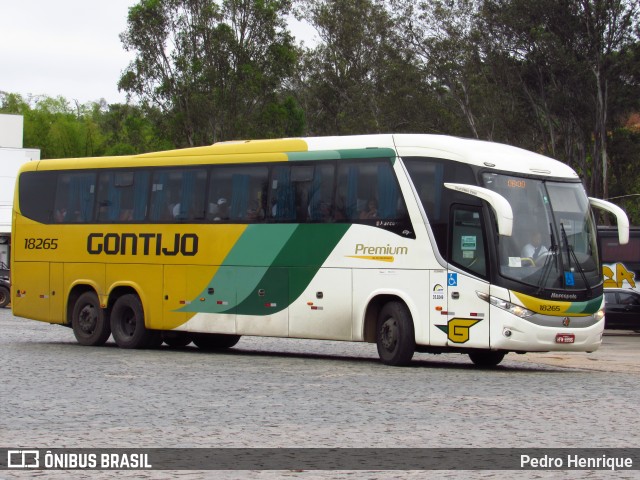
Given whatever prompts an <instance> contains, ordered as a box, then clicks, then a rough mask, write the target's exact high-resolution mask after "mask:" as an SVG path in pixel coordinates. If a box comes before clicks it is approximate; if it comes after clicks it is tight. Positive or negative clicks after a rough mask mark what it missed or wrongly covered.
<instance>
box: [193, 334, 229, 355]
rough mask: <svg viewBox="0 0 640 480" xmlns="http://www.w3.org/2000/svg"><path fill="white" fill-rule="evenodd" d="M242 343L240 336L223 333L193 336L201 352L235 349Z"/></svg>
mask: <svg viewBox="0 0 640 480" xmlns="http://www.w3.org/2000/svg"><path fill="white" fill-rule="evenodd" d="M239 341H240V335H228V334H223V333H196V334H194V335H193V343H195V344H196V346H197V347H198V348H199V349H200V350H207V351H211V350H225V349H227V348H231V347H233V346H234V345H235V344H236V343H238V342H239Z"/></svg>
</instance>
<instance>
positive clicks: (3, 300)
mask: <svg viewBox="0 0 640 480" xmlns="http://www.w3.org/2000/svg"><path fill="white" fill-rule="evenodd" d="M10 300H11V293H9V289H8V288H7V287H5V286H3V285H0V308H4V307H6V306H7V305H9V301H10Z"/></svg>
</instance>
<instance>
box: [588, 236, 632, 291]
mask: <svg viewBox="0 0 640 480" xmlns="http://www.w3.org/2000/svg"><path fill="white" fill-rule="evenodd" d="M598 241H599V246H600V252H601V253H600V254H601V256H602V273H603V275H604V288H633V289H636V290H638V289H640V285H638V284H637V283H636V282H637V281H638V280H640V227H631V228H630V229H629V242H628V243H626V244H624V245H621V244H620V242H619V240H618V232H617V229H616V227H608V226H602V225H599V226H598Z"/></svg>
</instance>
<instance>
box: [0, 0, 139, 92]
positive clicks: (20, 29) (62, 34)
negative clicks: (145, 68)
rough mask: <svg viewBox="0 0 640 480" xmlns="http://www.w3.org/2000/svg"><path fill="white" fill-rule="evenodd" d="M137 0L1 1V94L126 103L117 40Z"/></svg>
mask: <svg viewBox="0 0 640 480" xmlns="http://www.w3.org/2000/svg"><path fill="white" fill-rule="evenodd" d="M136 3H137V1H136V0H0V91H5V92H9V93H19V94H21V95H25V96H27V95H29V94H32V95H48V96H51V97H56V96H59V95H61V96H63V97H65V98H67V99H68V100H78V101H79V102H80V103H86V102H89V101H98V100H100V99H101V98H104V99H105V100H106V101H107V103H117V102H124V101H125V99H126V97H125V94H124V92H118V87H117V84H118V79H119V78H120V75H121V73H122V71H123V70H124V69H125V68H126V67H127V65H128V64H129V62H130V61H131V60H132V59H133V54H132V53H129V52H126V51H125V50H124V48H123V47H122V43H121V42H120V38H119V35H120V33H122V32H123V31H124V30H125V29H126V26H127V13H128V10H129V7H131V6H132V5H135V4H136Z"/></svg>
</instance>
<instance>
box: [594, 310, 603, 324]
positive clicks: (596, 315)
mask: <svg viewBox="0 0 640 480" xmlns="http://www.w3.org/2000/svg"><path fill="white" fill-rule="evenodd" d="M593 318H595V319H596V322H599V321H600V320H602V319H603V318H604V309H602V308H601V309H600V310H598V311H597V312H596V313H594V314H593Z"/></svg>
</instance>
